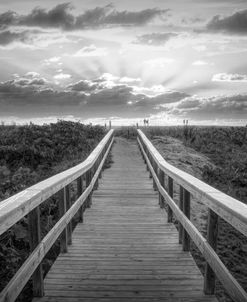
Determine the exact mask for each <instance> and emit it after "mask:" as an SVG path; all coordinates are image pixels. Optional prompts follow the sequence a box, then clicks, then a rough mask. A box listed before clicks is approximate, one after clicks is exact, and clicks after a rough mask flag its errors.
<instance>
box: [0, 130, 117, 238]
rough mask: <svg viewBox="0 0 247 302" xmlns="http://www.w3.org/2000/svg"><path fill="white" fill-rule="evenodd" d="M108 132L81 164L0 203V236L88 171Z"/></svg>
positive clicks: (110, 134) (109, 136)
mask: <svg viewBox="0 0 247 302" xmlns="http://www.w3.org/2000/svg"><path fill="white" fill-rule="evenodd" d="M113 131H114V130H110V131H109V132H108V133H107V134H106V136H105V137H104V138H103V139H102V141H101V142H100V143H99V144H98V146H97V147H96V148H95V149H94V150H93V152H92V153H91V154H90V155H89V156H88V158H87V159H86V160H85V161H84V162H83V163H81V164H79V165H77V166H75V167H72V168H70V169H68V170H66V171H64V172H61V173H59V174H57V175H54V176H52V177H50V178H48V179H46V180H44V181H41V182H39V183H37V184H36V185H33V186H31V187H29V188H27V189H25V190H23V191H22V192H20V193H18V194H16V195H14V196H12V197H10V198H8V199H6V200H3V201H2V202H1V203H0V235H1V234H2V233H4V232H5V231H6V230H7V229H9V228H10V227H11V226H13V225H14V224H15V223H16V222H18V221H19V220H21V219H22V218H23V217H24V216H26V215H27V214H28V213H30V212H31V211H32V210H33V209H34V208H36V207H37V206H38V205H40V204H41V203H42V202H44V201H45V200H47V199H48V198H49V197H51V196H52V195H54V194H55V193H56V192H58V191H60V190H61V189H63V188H64V187H65V186H66V185H68V184H70V183H71V182H72V181H74V180H76V179H77V178H78V177H80V176H81V175H83V174H84V173H86V172H87V171H88V170H90V169H91V168H92V167H93V165H94V164H95V162H96V161H97V159H98V157H99V155H100V153H101V152H102V150H103V148H104V147H105V145H106V143H107V142H109V140H110V139H111V137H112V135H113Z"/></svg>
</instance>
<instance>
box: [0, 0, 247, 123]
mask: <svg viewBox="0 0 247 302" xmlns="http://www.w3.org/2000/svg"><path fill="white" fill-rule="evenodd" d="M246 4H247V3H246V0H234V1H233V0H232V1H230V0H167V1H164V0H125V1H120V0H113V1H105V0H90V1H89V0H84V1H79V0H74V1H71V2H63V1H57V0H43V1H40V0H39V1H38V0H21V1H20V0H1V1H0V121H2V122H4V123H13V122H16V123H27V122H30V121H32V122H34V123H39V124H42V123H49V122H54V121H56V120H57V119H67V120H75V121H82V122H85V123H90V122H91V123H94V124H97V123H101V124H104V123H106V122H107V123H108V121H109V120H111V121H112V123H113V124H114V123H115V124H116V125H117V124H119V125H120V124H122V125H128V124H136V123H139V124H142V122H143V119H149V122H150V124H152V125H175V124H183V120H184V119H186V120H188V121H189V124H198V125H246V124H247V5H246Z"/></svg>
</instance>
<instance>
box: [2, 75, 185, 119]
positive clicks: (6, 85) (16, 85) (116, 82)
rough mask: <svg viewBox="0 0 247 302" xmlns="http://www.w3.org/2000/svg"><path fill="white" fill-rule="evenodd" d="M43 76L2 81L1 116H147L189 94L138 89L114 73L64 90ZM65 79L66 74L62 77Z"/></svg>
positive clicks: (77, 83) (79, 82) (72, 85)
mask: <svg viewBox="0 0 247 302" xmlns="http://www.w3.org/2000/svg"><path fill="white" fill-rule="evenodd" d="M38 79H40V83H39V84H40V85H38ZM41 79H42V78H41V76H40V75H38V74H37V75H36V74H34V73H29V74H26V76H24V77H19V76H16V78H15V79H14V80H11V81H6V82H2V83H0V107H1V115H5V116H6V114H8V115H16V114H18V116H23V115H24V116H26V115H29V116H30V114H32V116H37V114H41V113H43V114H56V113H57V112H59V113H60V114H61V115H62V114H63V115H64V114H75V115H77V116H78V115H79V116H80V117H83V118H86V117H88V116H95V115H97V114H99V113H100V114H103V115H104V116H106V117H109V116H113V115H116V114H117V115H119V114H120V115H121V116H122V117H136V116H143V115H144V116H146V115H149V114H150V113H155V112H157V110H158V109H159V108H163V107H162V106H165V105H167V104H174V103H176V102H178V101H180V100H182V99H183V98H185V97H186V96H188V95H187V94H184V93H181V92H177V91H165V89H161V88H159V89H158V88H154V87H150V88H147V89H149V92H150V91H151V90H152V91H153V94H148V93H147V91H143V92H142V91H138V90H136V87H137V86H130V83H123V82H122V83H121V82H120V81H121V79H122V80H125V81H126V80H127V81H129V80H130V79H131V80H133V79H132V78H127V79H126V78H124V77H122V78H121V77H114V76H113V75H110V74H108V75H107V74H105V75H103V76H102V77H100V78H98V79H95V80H92V81H89V80H80V81H78V82H76V83H72V84H69V85H68V86H67V87H66V88H65V89H64V90H61V87H59V91H57V90H56V89H54V88H51V87H49V85H48V84H49V83H45V85H42V84H43V83H42V82H41V81H42V80H41ZM61 79H64V77H62V76H61ZM66 79H67V77H66ZM110 79H111V81H112V83H111V85H109V81H110ZM131 82H132V81H131ZM53 87H54V86H53ZM157 89H158V90H157ZM157 91H158V93H157Z"/></svg>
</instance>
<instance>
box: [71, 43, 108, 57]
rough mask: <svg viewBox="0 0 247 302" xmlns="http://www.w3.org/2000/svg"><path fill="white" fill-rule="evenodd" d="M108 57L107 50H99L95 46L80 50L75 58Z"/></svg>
mask: <svg viewBox="0 0 247 302" xmlns="http://www.w3.org/2000/svg"><path fill="white" fill-rule="evenodd" d="M106 55H107V50H106V48H97V47H96V46H95V45H93V44H92V45H90V46H85V47H83V48H82V49H80V50H78V51H77V52H76V53H75V54H74V55H73V56H74V57H105V56H106Z"/></svg>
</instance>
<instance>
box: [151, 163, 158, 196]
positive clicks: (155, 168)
mask: <svg viewBox="0 0 247 302" xmlns="http://www.w3.org/2000/svg"><path fill="white" fill-rule="evenodd" d="M152 166H153V169H154V173H155V174H156V175H157V169H158V166H157V164H156V162H155V160H154V159H153V158H152ZM153 188H154V191H157V190H158V188H157V185H156V182H155V180H154V177H153Z"/></svg>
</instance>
